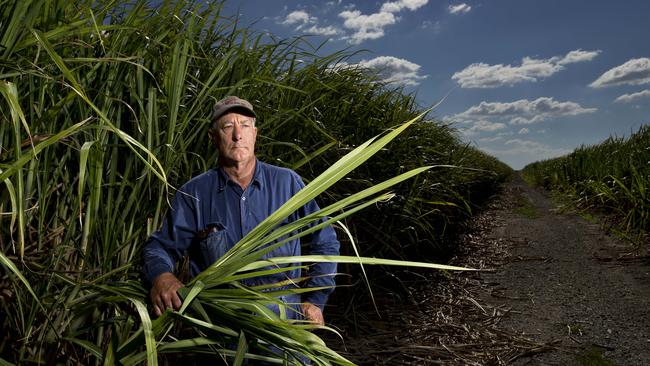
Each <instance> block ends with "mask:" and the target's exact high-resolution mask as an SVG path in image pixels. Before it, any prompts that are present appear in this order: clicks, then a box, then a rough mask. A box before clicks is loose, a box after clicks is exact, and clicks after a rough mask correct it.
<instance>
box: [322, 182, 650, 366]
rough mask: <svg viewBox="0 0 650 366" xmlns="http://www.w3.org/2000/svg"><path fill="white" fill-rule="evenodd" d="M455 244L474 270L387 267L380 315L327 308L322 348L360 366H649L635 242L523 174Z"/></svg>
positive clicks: (644, 288)
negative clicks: (328, 329)
mask: <svg viewBox="0 0 650 366" xmlns="http://www.w3.org/2000/svg"><path fill="white" fill-rule="evenodd" d="M461 241H462V243H461V245H460V246H459V248H460V251H461V252H460V253H458V255H457V256H456V257H455V258H454V259H453V260H452V264H454V265H461V266H466V267H472V268H476V269H480V271H477V272H450V273H441V272H436V273H431V272H417V273H414V272H409V273H405V272H401V273H397V272H394V273H391V275H390V276H387V278H390V277H394V276H396V277H398V278H400V279H401V280H400V281H399V282H400V283H401V284H402V288H403V291H401V292H395V291H392V290H391V291H389V290H385V289H386V288H383V287H382V286H381V284H379V285H373V290H374V291H375V296H376V301H375V303H376V305H377V307H378V311H379V314H381V316H378V315H376V313H375V312H374V311H373V307H372V306H371V305H370V304H366V305H365V306H366V309H365V311H361V312H359V311H346V310H348V309H345V308H344V307H342V305H338V307H337V306H334V307H333V309H329V312H328V313H327V314H326V316H327V317H329V320H330V322H331V323H332V324H333V325H334V326H335V327H337V328H338V330H339V332H340V333H341V335H342V338H336V337H331V336H326V340H327V343H328V345H329V346H330V347H332V348H334V349H335V350H337V351H338V352H340V353H341V354H342V355H344V356H346V357H348V358H349V359H350V360H352V361H354V362H355V363H358V364H361V365H375V364H383V365H438V364H443V365H650V310H649V309H650V260H649V259H648V258H649V257H648V256H647V255H646V253H645V250H644V248H638V247H636V248H634V247H632V246H631V245H630V244H629V243H625V242H622V241H621V240H619V239H617V238H616V237H613V236H610V235H607V234H606V233H605V232H604V230H603V229H602V228H601V227H600V225H598V224H597V223H592V222H589V221H587V220H586V219H584V218H582V217H581V216H580V215H578V214H577V213H575V212H566V211H565V210H562V209H560V205H559V204H558V203H556V202H555V201H553V200H551V199H550V198H549V196H548V195H547V194H546V193H545V192H542V191H540V190H538V189H534V188H531V187H529V186H528V185H526V183H525V182H524V181H523V180H522V179H521V178H520V177H515V179H514V180H513V181H512V182H510V183H507V184H506V185H505V187H504V189H503V192H502V194H500V195H499V196H498V197H496V198H495V199H493V200H492V203H491V204H490V205H489V207H488V209H487V210H485V211H484V212H482V213H481V214H479V215H477V217H476V218H475V219H474V220H473V224H472V227H471V230H469V232H468V233H467V234H466V235H464V236H463V238H462V240H461ZM402 278H409V280H403V279H402ZM371 281H372V278H371ZM383 290H385V291H383ZM337 291H339V290H337ZM338 303H342V302H341V301H338ZM359 308H363V306H360V307H359ZM359 308H357V310H358V309H359ZM360 314H361V315H360ZM341 339H344V340H345V341H344V342H343V341H341Z"/></svg>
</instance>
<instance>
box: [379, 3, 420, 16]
mask: <svg viewBox="0 0 650 366" xmlns="http://www.w3.org/2000/svg"><path fill="white" fill-rule="evenodd" d="M428 2H429V0H400V1H390V2H387V3H384V4H383V5H382V6H381V10H379V11H380V12H386V13H397V12H400V11H402V9H404V8H406V9H408V10H410V11H413V10H418V9H419V8H421V7H423V6H425V5H427V3H428Z"/></svg>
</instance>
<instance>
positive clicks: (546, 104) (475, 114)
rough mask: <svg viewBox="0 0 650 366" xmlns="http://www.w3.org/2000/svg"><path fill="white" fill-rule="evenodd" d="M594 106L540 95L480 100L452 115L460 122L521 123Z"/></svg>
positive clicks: (581, 110)
mask: <svg viewBox="0 0 650 366" xmlns="http://www.w3.org/2000/svg"><path fill="white" fill-rule="evenodd" d="M596 111H597V109H596V108H584V107H582V106H581V105H580V104H578V103H575V102H560V101H556V100H554V99H553V98H551V97H540V98H537V99H535V100H532V101H531V100H527V99H520V100H517V101H514V102H509V103H501V102H485V101H483V102H481V103H479V105H475V106H472V107H470V108H469V109H467V110H466V111H464V112H461V113H458V114H456V115H454V116H453V117H452V119H453V120H456V121H460V122H468V123H473V122H475V121H480V120H491V121H493V122H507V123H509V124H511V125H522V124H531V123H536V122H541V121H544V120H548V119H552V118H557V117H563V116H577V115H580V114H586V113H594V112H596Z"/></svg>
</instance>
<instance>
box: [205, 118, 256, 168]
mask: <svg viewBox="0 0 650 366" xmlns="http://www.w3.org/2000/svg"><path fill="white" fill-rule="evenodd" d="M208 134H209V136H210V139H211V140H212V142H214V144H215V145H216V146H217V148H218V149H219V159H220V160H222V162H223V163H224V164H227V165H232V164H235V163H237V164H239V163H249V162H250V161H251V160H253V159H255V139H256V138H257V128H256V127H255V125H254V124H253V117H249V116H245V115H243V114H239V113H236V112H231V113H227V114H225V115H223V116H221V118H219V119H218V120H217V122H216V123H215V128H213V129H211V130H210V131H209V132H208Z"/></svg>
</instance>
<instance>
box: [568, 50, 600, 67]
mask: <svg viewBox="0 0 650 366" xmlns="http://www.w3.org/2000/svg"><path fill="white" fill-rule="evenodd" d="M601 52H602V51H600V50H596V51H583V50H580V49H578V50H574V51H571V52H569V53H567V54H566V55H565V56H564V57H563V58H562V59H560V60H559V61H558V62H557V63H558V64H559V65H566V64H572V63H575V62H585V61H591V60H593V59H594V58H595V57H596V56H598V55H599V54H600V53H601Z"/></svg>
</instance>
